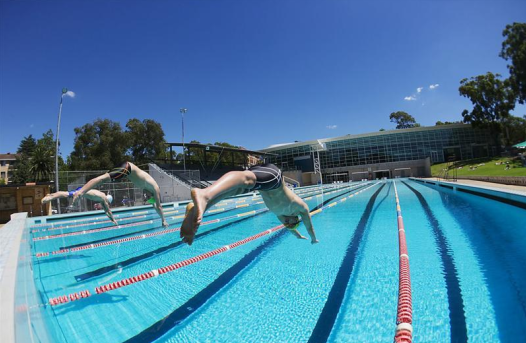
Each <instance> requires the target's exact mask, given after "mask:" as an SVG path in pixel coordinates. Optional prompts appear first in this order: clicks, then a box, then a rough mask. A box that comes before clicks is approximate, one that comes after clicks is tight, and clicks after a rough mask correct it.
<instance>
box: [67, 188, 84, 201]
mask: <svg viewBox="0 0 526 343" xmlns="http://www.w3.org/2000/svg"><path fill="white" fill-rule="evenodd" d="M81 188H82V186H80V187H79V188H77V189H75V190H74V191H68V197H70V198H73V195H75V193H76V192H77V191H78V190H79V189H81Z"/></svg>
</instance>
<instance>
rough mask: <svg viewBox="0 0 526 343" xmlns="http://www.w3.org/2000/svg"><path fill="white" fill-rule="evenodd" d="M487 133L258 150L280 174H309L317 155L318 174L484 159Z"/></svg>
mask: <svg viewBox="0 0 526 343" xmlns="http://www.w3.org/2000/svg"><path fill="white" fill-rule="evenodd" d="M494 150H495V149H494V147H493V146H492V145H491V137H490V135H489V133H488V131H487V130H483V129H474V128H472V127H471V125H467V124H452V125H440V126H432V127H419V128H412V129H401V130H392V131H380V132H374V133H368V134H360V135H347V136H342V137H337V138H328V139H318V140H313V141H307V142H297V143H291V144H281V145H275V146H271V147H269V148H266V149H262V151H264V152H268V153H273V154H276V155H277V156H273V157H270V158H268V159H266V161H267V162H270V163H273V164H275V165H277V166H278V167H280V168H282V169H283V170H301V171H303V172H310V171H313V169H314V167H313V165H314V155H318V154H319V161H320V167H321V170H322V172H327V171H329V170H334V169H335V168H339V169H341V168H342V167H353V166H361V165H372V164H382V163H390V162H403V161H414V160H422V159H426V158H428V157H429V158H430V161H431V163H432V164H433V163H441V162H447V161H456V160H465V159H471V158H478V157H486V156H489V155H492V154H493V153H494Z"/></svg>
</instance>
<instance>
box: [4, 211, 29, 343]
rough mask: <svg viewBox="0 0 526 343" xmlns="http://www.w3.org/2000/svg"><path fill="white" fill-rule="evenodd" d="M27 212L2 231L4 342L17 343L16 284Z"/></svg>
mask: <svg viewBox="0 0 526 343" xmlns="http://www.w3.org/2000/svg"><path fill="white" fill-rule="evenodd" d="M26 218H27V212H23V213H15V214H12V215H11V221H10V222H8V223H7V224H5V225H3V226H2V228H1V229H0V332H2V342H14V341H15V321H14V310H15V308H14V306H15V285H16V284H15V282H16V271H17V266H18V253H19V251H20V240H21V239H22V233H23V232H24V230H23V229H24V227H25V221H26Z"/></svg>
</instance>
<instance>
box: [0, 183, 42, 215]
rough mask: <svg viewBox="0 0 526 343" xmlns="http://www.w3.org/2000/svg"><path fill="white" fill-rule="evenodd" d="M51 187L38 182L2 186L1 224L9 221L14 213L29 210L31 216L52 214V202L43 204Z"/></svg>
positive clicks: (0, 197)
mask: <svg viewBox="0 0 526 343" xmlns="http://www.w3.org/2000/svg"><path fill="white" fill-rule="evenodd" d="M50 189H51V186H50V185H49V184H36V183H27V184H25V185H16V186H12V185H9V186H3V187H0V224H5V223H7V222H8V221H9V220H10V219H11V215H12V214H13V213H19V212H27V213H28V216H29V217H34V216H43V215H51V203H47V204H42V199H43V198H44V197H45V196H46V195H48V194H49V193H50Z"/></svg>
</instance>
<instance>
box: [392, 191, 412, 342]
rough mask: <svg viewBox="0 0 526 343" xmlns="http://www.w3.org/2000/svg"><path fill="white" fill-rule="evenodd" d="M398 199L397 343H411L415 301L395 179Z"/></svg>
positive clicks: (396, 197)
mask: <svg viewBox="0 0 526 343" xmlns="http://www.w3.org/2000/svg"><path fill="white" fill-rule="evenodd" d="M393 184H394V189H395V199H396V215H397V222H398V250H399V253H400V257H399V276H398V308H397V314H396V333H395V337H394V341H395V343H411V342H412V340H413V303H412V299H411V275H410V272H409V255H408V252H407V242H406V239H405V229H404V220H403V219H402V210H401V208H400V200H399V199H398V191H397V189H396V181H393Z"/></svg>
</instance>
